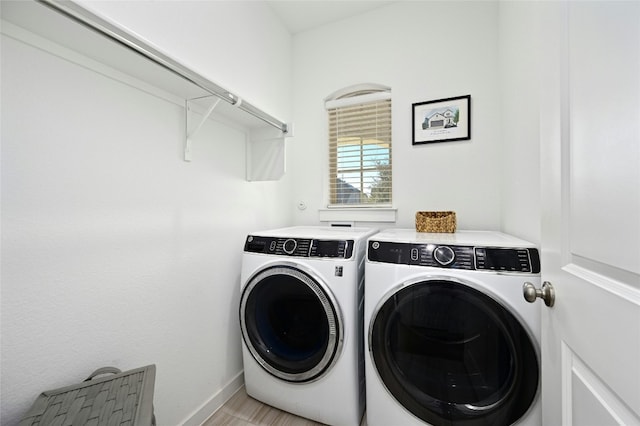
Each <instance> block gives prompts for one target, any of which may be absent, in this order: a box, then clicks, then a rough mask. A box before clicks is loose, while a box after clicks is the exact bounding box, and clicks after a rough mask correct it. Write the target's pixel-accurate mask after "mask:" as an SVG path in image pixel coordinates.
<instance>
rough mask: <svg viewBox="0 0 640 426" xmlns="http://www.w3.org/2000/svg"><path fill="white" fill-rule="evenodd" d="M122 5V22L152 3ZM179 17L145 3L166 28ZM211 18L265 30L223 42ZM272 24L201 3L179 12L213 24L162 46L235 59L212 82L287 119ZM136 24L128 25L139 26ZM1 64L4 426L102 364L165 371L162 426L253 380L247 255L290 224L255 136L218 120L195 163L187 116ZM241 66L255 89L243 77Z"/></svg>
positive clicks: (158, 392) (95, 79)
mask: <svg viewBox="0 0 640 426" xmlns="http://www.w3.org/2000/svg"><path fill="white" fill-rule="evenodd" d="M118 4H120V5H121V6H120V7H122V10H119V12H122V15H123V16H125V15H126V16H129V15H128V14H129V12H130V11H129V10H125V9H126V8H127V7H132V8H134V7H138V5H139V4H138V3H136V4H135V5H134V4H133V2H131V3H129V2H128V3H123V2H118ZM169 4H170V2H151V3H147V4H146V6H145V7H148V10H147V11H148V13H149V16H155V17H156V18H157V19H160V18H161V16H160V15H161V14H160V13H158V14H155V13H154V12H156V11H158V10H162V11H163V12H164V13H165V14H166V16H165V15H162V16H164V17H165V18H166V19H168V15H169V11H168V8H169ZM171 4H175V5H177V3H175V2H174V3H171ZM182 4H184V3H180V5H182ZM110 7H112V8H113V9H114V10H115V9H117V8H118V6H117V5H115V4H113V5H111V6H110ZM204 9H206V10H204ZM187 12H188V13H190V14H191V16H190V18H192V19H193V20H189V19H188V18H187V16H186V15H185V14H186V13H187ZM205 12H206V13H207V14H209V15H210V16H224V19H225V20H226V21H228V22H226V23H225V24H224V25H225V26H226V27H227V28H228V29H230V27H235V26H236V24H235V22H238V20H244V21H245V22H246V21H248V22H258V21H260V22H261V24H260V25H257V26H249V27H245V28H244V29H243V31H242V34H241V35H240V36H239V37H240V38H239V40H238V41H237V44H236V43H235V42H234V38H233V37H225V38H220V37H213V36H209V35H208V33H209V32H210V31H214V30H213V29H212V27H209V26H208V25H205V24H206V22H204V20H202V19H199V17H200V15H201V14H204V13H205ZM267 12H268V9H264V8H263V9H261V8H257V9H256V8H254V9H251V10H239V9H238V6H236V5H233V6H230V4H228V3H222V2H205V3H200V4H198V5H196V4H195V3H194V4H190V6H189V7H186V6H185V9H184V10H183V9H182V8H181V13H183V14H182V15H180V16H181V19H184V20H185V21H189V22H200V24H201V27H200V28H198V29H197V30H194V31H196V32H198V33H199V35H198V37H197V40H192V34H191V33H190V32H189V31H187V30H186V27H183V26H179V27H177V28H176V27H166V28H164V29H163V30H164V31H165V34H164V39H163V40H162V41H163V42H164V41H166V40H168V39H171V40H172V41H173V42H174V43H176V45H172V46H167V48H166V49H165V50H167V51H169V50H172V49H176V48H177V47H176V46H178V45H179V46H181V47H184V49H182V48H181V49H180V50H179V53H181V54H183V55H184V57H185V58H187V56H189V55H188V53H189V52H196V51H199V52H212V55H211V56H212V57H216V56H215V53H216V52H224V54H223V59H224V60H220V61H217V60H216V61H217V62H215V63H214V61H213V59H211V58H209V59H210V60H209V61H206V60H205V61H203V62H202V63H200V64H199V68H200V69H199V71H200V72H202V73H203V74H205V75H208V76H210V78H211V79H212V80H215V79H216V77H217V76H219V75H220V76H225V77H224V79H228V80H229V81H228V82H229V83H230V84H232V85H235V86H237V87H233V88H232V87H229V88H230V89H234V90H238V91H239V92H246V93H251V95H252V97H253V99H252V100H253V101H254V102H255V103H257V104H260V103H261V102H259V101H265V102H264V103H265V104H268V105H266V106H264V108H265V109H267V110H268V111H274V114H278V115H281V116H283V118H285V116H286V115H287V114H288V113H289V109H290V105H289V99H288V97H287V95H286V94H287V93H289V91H290V89H289V77H290V67H289V63H290V58H289V55H290V38H289V36H288V35H287V34H286V33H285V32H284V30H283V29H282V28H281V27H280V26H279V24H278V23H277V22H276V21H275V20H274V19H272V18H273V16H272V15H270V14H269V13H270V12H269V13H267ZM236 13H238V14H239V15H235V14H236ZM131 17H132V18H131V20H130V22H128V23H129V24H130V25H131V27H137V26H138V24H140V23H141V22H142V19H141V20H140V21H137V20H136V19H134V18H138V16H136V15H135V14H134V13H133V12H132V13H131ZM222 20H223V19H222V18H220V19H219V20H218V22H217V24H219V25H222ZM134 21H135V22H134ZM144 22H147V23H150V24H152V23H157V22H158V21H154V19H148V17H147V19H145V20H144ZM139 27H140V31H139V32H144V31H145V30H146V27H144V26H143V25H139ZM216 28H217V30H219V26H218V27H216ZM170 34H171V35H170ZM156 35H157V34H151V31H149V37H155V36H156ZM157 39H158V40H160V38H157ZM191 42H194V43H196V42H197V43H198V45H199V46H192V45H190V43H191ZM156 44H160V41H158V42H157V43H156ZM172 56H179V55H172ZM198 57H199V58H204V57H205V56H203V55H199V56H198ZM267 57H268V58H269V60H267V59H268V58H267ZM272 57H276V58H282V61H277V62H272V61H271V60H270V58H272ZM187 59H189V60H191V59H193V58H191V57H189V58H187ZM1 62H2V70H1V71H2V109H1V111H2V117H1V118H2V265H1V266H2V276H1V278H2V300H1V309H0V311H1V327H2V329H1V331H2V348H1V370H2V380H1V382H2V383H1V391H2V398H1V400H2V402H1V405H2V411H1V422H2V424H15V423H16V422H17V420H18V419H19V418H20V417H21V416H22V415H23V414H24V413H25V411H26V410H27V409H28V408H29V406H30V404H31V403H32V401H33V400H34V398H35V397H36V396H37V395H38V394H39V393H40V392H42V391H43V390H46V389H52V388H55V387H58V386H63V385H68V384H70V383H74V382H78V381H80V380H82V379H84V378H85V377H86V376H87V375H88V374H89V373H90V372H91V371H93V370H94V369H96V368H98V367H101V366H105V365H113V366H116V367H119V368H121V369H129V368H135V367H138V366H142V365H146V364H151V363H155V364H156V365H157V368H158V370H157V376H156V387H155V398H154V402H155V410H156V415H157V417H158V424H160V425H175V424H179V423H180V422H182V421H184V420H188V419H189V418H192V417H191V416H192V414H193V413H194V412H196V410H198V409H199V408H200V407H201V406H202V405H203V404H205V405H206V404H207V403H208V402H210V401H211V400H212V398H214V397H215V395H216V393H217V392H219V391H220V390H222V389H223V388H224V387H225V385H227V384H228V383H229V382H230V381H233V380H234V379H236V378H238V377H239V376H238V374H239V373H240V372H241V369H242V361H241V351H240V333H239V330H238V326H237V309H236V305H237V301H238V298H239V275H240V261H241V251H242V244H243V240H244V237H245V235H246V234H247V233H248V232H250V231H252V230H255V229H264V228H270V227H276V226H283V225H286V224H288V223H290V222H291V209H290V208H289V207H288V204H287V203H288V200H289V197H288V183H287V180H286V179H285V180H283V181H280V182H251V183H250V182H247V181H245V179H244V177H245V167H244V165H245V164H244V162H245V145H244V135H243V134H242V133H240V132H239V131H237V130H234V129H232V128H230V127H228V126H224V125H221V124H219V123H217V122H213V121H210V122H207V124H205V126H204V128H203V130H201V132H200V133H199V134H198V136H197V140H196V141H195V145H194V152H193V162H191V163H185V162H183V161H182V149H183V143H184V141H183V137H184V111H183V108H182V106H180V105H176V104H173V103H170V102H167V101H166V100H163V99H160V98H158V97H155V96H151V95H149V94H147V93H144V92H142V91H140V90H137V89H135V88H132V87H130V86H128V85H125V84H122V83H120V82H118V81H114V80H112V79H109V78H107V77H105V76H102V75H99V74H97V73H95V72H92V71H90V70H87V69H85V68H83V67H79V66H77V65H74V64H72V63H70V62H67V61H65V60H62V59H60V58H58V57H55V56H53V55H50V54H48V53H46V52H43V51H40V50H37V49H34V48H32V47H30V46H27V45H24V44H22V43H21V42H18V41H16V40H13V39H11V38H8V37H5V36H4V35H3V37H2V61H1ZM194 62H195V59H194ZM256 69H259V70H260V72H255V70H256ZM242 70H247V71H246V72H249V71H248V70H252V71H251V78H250V79H247V77H246V76H244V75H240V76H238V80H237V81H231V76H234V75H236V73H238V74H242V73H243V72H245V71H242ZM247 80H250V81H249V82H247ZM241 82H246V84H245V85H242V84H241ZM220 83H221V84H222V79H220ZM240 86H242V87H240ZM273 91H278V92H282V93H284V94H285V95H283V96H274V94H273ZM260 106H262V105H260ZM269 108H271V110H269ZM207 408H210V407H207ZM205 411H206V410H205Z"/></svg>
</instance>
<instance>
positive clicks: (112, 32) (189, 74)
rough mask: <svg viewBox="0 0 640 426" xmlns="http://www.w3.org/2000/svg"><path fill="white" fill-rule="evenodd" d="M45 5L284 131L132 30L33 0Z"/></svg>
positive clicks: (74, 8) (51, 0)
mask: <svg viewBox="0 0 640 426" xmlns="http://www.w3.org/2000/svg"><path fill="white" fill-rule="evenodd" d="M36 1H37V2H38V3H41V4H43V5H45V6H48V7H50V8H51V9H53V10H55V11H56V12H59V13H61V14H63V15H64V16H66V17H68V18H70V19H72V20H73V21H75V22H77V23H79V24H81V25H83V26H85V27H87V28H89V29H91V30H93V31H95V32H97V33H99V34H101V35H103V36H105V37H107V38H109V39H111V40H113V41H115V42H117V43H119V44H121V45H122V46H125V47H126V48H128V49H131V50H133V51H134V52H136V53H137V54H139V55H142V56H143V57H145V58H147V59H148V60H150V61H152V62H154V63H156V64H158V65H160V66H161V67H163V68H165V69H167V70H169V71H171V72H173V73H174V74H176V75H178V76H179V77H182V78H183V79H185V80H187V81H189V82H191V83H193V84H194V85H196V86H198V87H200V88H201V89H203V90H205V91H207V92H209V93H211V94H212V95H215V96H217V97H219V98H220V99H222V100H224V101H226V102H228V103H230V104H231V105H235V106H236V107H237V108H239V109H241V110H243V111H245V112H246V113H248V114H251V115H253V116H254V117H256V118H258V119H260V120H262V121H264V122H265V123H267V124H269V125H271V126H273V127H275V128H276V129H278V130H280V131H282V132H283V133H287V130H288V129H287V124H286V123H283V122H282V121H280V120H278V119H277V118H275V117H273V116H271V115H269V114H267V113H266V112H264V111H262V110H261V109H259V108H257V107H255V106H253V105H251V104H250V103H248V102H246V101H244V100H243V99H241V98H240V97H239V96H237V95H235V94H233V93H231V92H229V91H228V90H225V89H224V88H222V87H220V86H218V85H217V84H215V83H213V82H211V81H209V80H208V79H207V78H205V77H203V76H202V75H200V74H198V73H196V72H195V71H193V70H190V69H189V68H187V67H185V66H184V65H182V64H180V63H179V62H177V61H175V60H173V59H171V58H170V57H168V56H167V55H165V54H163V53H162V52H160V51H158V50H157V49H155V48H153V47H152V46H150V45H149V44H147V43H145V42H144V41H142V40H140V39H139V38H137V37H135V36H134V35H132V34H129V33H127V32H126V31H123V30H122V29H120V28H118V27H116V26H115V25H113V24H111V23H110V22H108V21H106V20H105V19H102V18H101V17H99V16H98V15H96V14H94V13H92V12H90V11H89V10H87V9H85V8H83V7H82V6H80V5H78V4H76V3H74V2H72V1H68V0H66V1H63V0H36Z"/></svg>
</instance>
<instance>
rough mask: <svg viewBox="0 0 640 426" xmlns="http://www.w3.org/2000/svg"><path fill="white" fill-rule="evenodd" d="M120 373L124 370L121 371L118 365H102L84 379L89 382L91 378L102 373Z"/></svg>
mask: <svg viewBox="0 0 640 426" xmlns="http://www.w3.org/2000/svg"><path fill="white" fill-rule="evenodd" d="M120 373H122V371H120V369H118V368H116V367H102V368H98V369H97V370H96V371H94V372H93V373H91V375H90V376H89V377H87V378H86V379H84V381H85V382H88V381H89V380H91V379H93V378H94V377H96V376H99V375H101V374H120Z"/></svg>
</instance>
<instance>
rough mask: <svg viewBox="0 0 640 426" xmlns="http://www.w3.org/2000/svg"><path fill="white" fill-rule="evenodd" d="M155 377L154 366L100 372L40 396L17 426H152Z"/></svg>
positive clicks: (153, 423)
mask: <svg viewBox="0 0 640 426" xmlns="http://www.w3.org/2000/svg"><path fill="white" fill-rule="evenodd" d="M104 374H109V375H108V376H105V377H99V378H98V377H96V376H99V375H104ZM155 377H156V366H155V365H148V366H146V367H141V368H136V369H134V370H129V371H125V372H120V370H118V369H117V368H113V367H105V368H100V369H98V370H96V371H95V372H94V373H93V374H91V375H90V376H89V377H88V378H87V379H86V380H85V381H84V382H82V383H80V384H77V385H72V386H66V387H64V388H60V389H54V390H50V391H46V392H43V393H42V394H40V396H39V397H38V398H37V399H36V401H35V402H34V403H33V405H32V406H31V409H30V410H29V412H28V413H27V414H26V415H25V416H24V417H23V419H22V420H21V421H20V426H45V425H46V426H63V425H82V426H85V425H86V426H116V425H122V426H134V425H135V426H154V425H155V424H156V422H155V416H154V413H153V387H154V384H155Z"/></svg>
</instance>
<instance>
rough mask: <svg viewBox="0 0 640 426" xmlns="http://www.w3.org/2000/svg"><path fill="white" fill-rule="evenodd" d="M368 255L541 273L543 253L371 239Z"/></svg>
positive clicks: (422, 263) (451, 266)
mask: <svg viewBox="0 0 640 426" xmlns="http://www.w3.org/2000/svg"><path fill="white" fill-rule="evenodd" d="M367 259H368V260H369V261H371V262H382V263H395V264H399V265H415V266H427V267H434V268H449V269H464V270H478V271H480V270H488V271H501V272H515V273H534V274H537V273H540V255H539V253H538V250H537V249H535V248H504V247H474V246H457V245H443V244H416V243H395V242H388V241H375V240H370V241H369V247H368V250H367Z"/></svg>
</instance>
